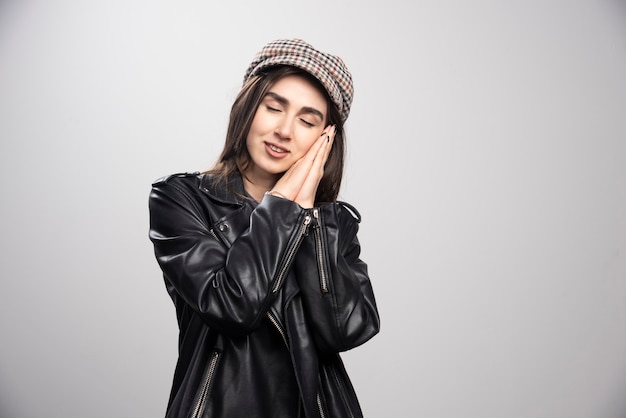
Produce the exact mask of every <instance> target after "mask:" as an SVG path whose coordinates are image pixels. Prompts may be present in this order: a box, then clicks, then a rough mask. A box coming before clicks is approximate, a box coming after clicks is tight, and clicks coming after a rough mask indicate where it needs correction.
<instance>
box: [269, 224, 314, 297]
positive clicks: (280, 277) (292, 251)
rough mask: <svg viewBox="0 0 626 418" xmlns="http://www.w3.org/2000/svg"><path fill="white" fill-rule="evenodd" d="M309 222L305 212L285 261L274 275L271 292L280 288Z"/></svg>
mask: <svg viewBox="0 0 626 418" xmlns="http://www.w3.org/2000/svg"><path fill="white" fill-rule="evenodd" d="M310 223H311V215H310V214H308V213H307V214H306V215H305V216H304V222H302V225H300V230H299V231H298V236H297V237H296V241H295V242H294V243H293V245H292V246H291V247H290V248H289V251H288V252H287V256H286V257H285V261H284V262H283V264H282V267H281V269H280V270H279V272H278V275H277V276H276V279H275V284H274V287H273V288H272V293H276V292H278V289H280V286H281V285H282V283H283V280H284V279H285V274H286V273H287V270H288V269H289V267H290V266H291V261H292V259H293V257H294V256H295V255H296V251H298V248H300V243H301V242H302V239H303V238H304V236H305V235H306V234H307V232H308V228H309V224H310Z"/></svg>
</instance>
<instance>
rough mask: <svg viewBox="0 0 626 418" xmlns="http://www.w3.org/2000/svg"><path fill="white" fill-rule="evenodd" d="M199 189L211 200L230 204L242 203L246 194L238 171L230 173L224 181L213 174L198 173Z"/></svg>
mask: <svg viewBox="0 0 626 418" xmlns="http://www.w3.org/2000/svg"><path fill="white" fill-rule="evenodd" d="M200 190H201V191H202V192H204V193H206V194H208V195H209V196H210V197H211V199H213V200H217V201H219V202H221V203H226V204H231V205H243V203H244V199H245V198H244V196H245V195H246V191H245V189H244V188H243V180H242V179H241V175H240V174H239V173H235V174H232V175H231V176H230V177H228V179H226V181H223V180H222V179H221V178H219V177H218V176H216V175H215V174H210V173H203V174H201V175H200Z"/></svg>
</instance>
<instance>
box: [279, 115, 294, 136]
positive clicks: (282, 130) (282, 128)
mask: <svg viewBox="0 0 626 418" xmlns="http://www.w3.org/2000/svg"><path fill="white" fill-rule="evenodd" d="M274 132H275V133H276V135H277V136H278V137H280V139H291V136H292V134H293V121H292V120H291V118H288V117H284V118H282V119H281V120H280V121H279V122H278V124H277V125H276V129H275V130H274Z"/></svg>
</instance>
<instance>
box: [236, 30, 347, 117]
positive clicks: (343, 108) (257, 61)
mask: <svg viewBox="0 0 626 418" xmlns="http://www.w3.org/2000/svg"><path fill="white" fill-rule="evenodd" d="M275 65H291V66H294V67H298V68H300V69H302V70H304V71H306V72H308V73H310V74H311V75H312V76H314V77H315V78H317V79H318V80H319V81H320V83H322V86H324V88H325V89H326V91H327V92H328V95H329V96H330V98H331V100H332V101H333V103H335V105H337V107H338V108H339V111H340V112H341V117H342V119H343V121H344V122H345V120H346V119H348V115H349V114H350V106H351V105H352V96H353V94H354V87H353V86H352V75H351V74H350V72H349V71H348V68H347V67H346V65H345V64H344V63H343V61H342V60H341V58H339V57H338V56H336V55H330V54H326V53H324V52H321V51H318V50H317V49H315V48H313V47H312V46H311V45H309V44H308V43H306V42H304V41H303V40H302V39H279V40H276V41H272V42H270V43H268V44H267V45H265V46H264V47H263V49H261V50H260V51H259V52H257V53H256V55H255V57H254V60H253V61H252V63H250V66H249V67H248V69H247V71H246V75H245V76H244V78H243V80H244V83H245V82H246V81H248V79H250V78H251V77H253V76H255V75H257V74H259V73H260V72H261V71H262V70H263V69H264V68H267V67H271V66H275Z"/></svg>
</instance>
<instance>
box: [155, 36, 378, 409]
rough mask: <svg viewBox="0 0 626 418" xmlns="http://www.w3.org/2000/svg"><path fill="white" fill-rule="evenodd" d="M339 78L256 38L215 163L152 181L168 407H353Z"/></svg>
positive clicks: (360, 282) (294, 45) (325, 62)
mask: <svg viewBox="0 0 626 418" xmlns="http://www.w3.org/2000/svg"><path fill="white" fill-rule="evenodd" d="M352 93H353V87H352V78H351V75H350V73H349V72H348V69H347V68H346V67H345V65H344V63H343V62H342V60H341V59H339V58H338V57H336V56H333V55H329V54H326V53H323V52H320V51H317V50H316V49H314V48H313V47H312V46H311V45H309V44H307V43H306V42H304V41H302V40H298V39H290V40H278V41H274V42H271V43H269V44H268V45H266V46H265V47H264V48H263V49H262V50H261V51H259V53H257V55H256V56H255V58H254V60H253V62H252V63H251V65H250V67H249V68H248V70H247V72H246V75H245V77H244V84H243V88H242V89H241V91H240V93H239V95H238V96H237V98H236V99H235V102H234V104H233V107H232V110H231V115H230V122H229V126H228V131H227V135H226V143H225V146H224V150H223V151H222V154H221V156H220V157H219V162H218V163H217V165H216V166H215V167H214V168H213V169H212V170H210V171H208V172H206V173H194V174H177V175H172V176H168V177H165V178H163V179H160V180H158V181H156V182H155V183H154V184H153V187H152V191H151V194H150V200H149V203H150V239H151V240H152V242H153V244H154V248H155V254H156V258H157V261H158V263H159V265H160V267H161V269H162V270H163V274H164V278H165V283H166V288H167V291H168V292H169V294H170V296H171V297H172V300H173V301H174V305H175V306H176V313H177V318H178V324H179V328H180V337H179V359H178V363H177V366H176V371H175V374H174V381H173V386H172V391H171V396H170V399H169V403H168V407H167V417H192V418H196V417H212V418H213V417H228V418H233V417H246V418H252V417H259V418H261V417H263V418H265V417H267V418H283V417H284V418H295V417H309V418H310V417H329V418H330V417H332V418H341V417H360V416H362V413H361V409H360V407H359V403H358V401H357V398H356V395H355V393H354V390H353V387H352V385H351V383H350V380H349V378H348V376H347V374H346V371H345V369H344V367H343V364H342V362H341V359H340V357H339V353H340V352H342V351H346V350H349V349H351V348H353V347H356V346H358V345H360V344H362V343H364V342H365V341H367V340H369V339H370V338H371V337H373V336H374V335H375V334H376V333H377V332H378V330H379V317H378V311H377V309H376V303H375V300H374V294H373V292H372V287H371V284H370V280H369V277H368V272H367V266H366V264H365V263H364V262H363V261H362V260H361V259H360V258H359V253H360V246H359V242H358V239H357V235H356V234H357V230H358V223H359V222H360V215H359V213H358V212H357V210H356V209H355V208H354V207H352V206H350V205H348V204H347V203H342V202H338V201H337V194H338V192H339V187H340V184H341V178H342V172H343V161H344V148H345V144H344V133H343V124H344V122H345V120H346V118H347V117H348V114H349V112H350V105H351V102H352Z"/></svg>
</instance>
